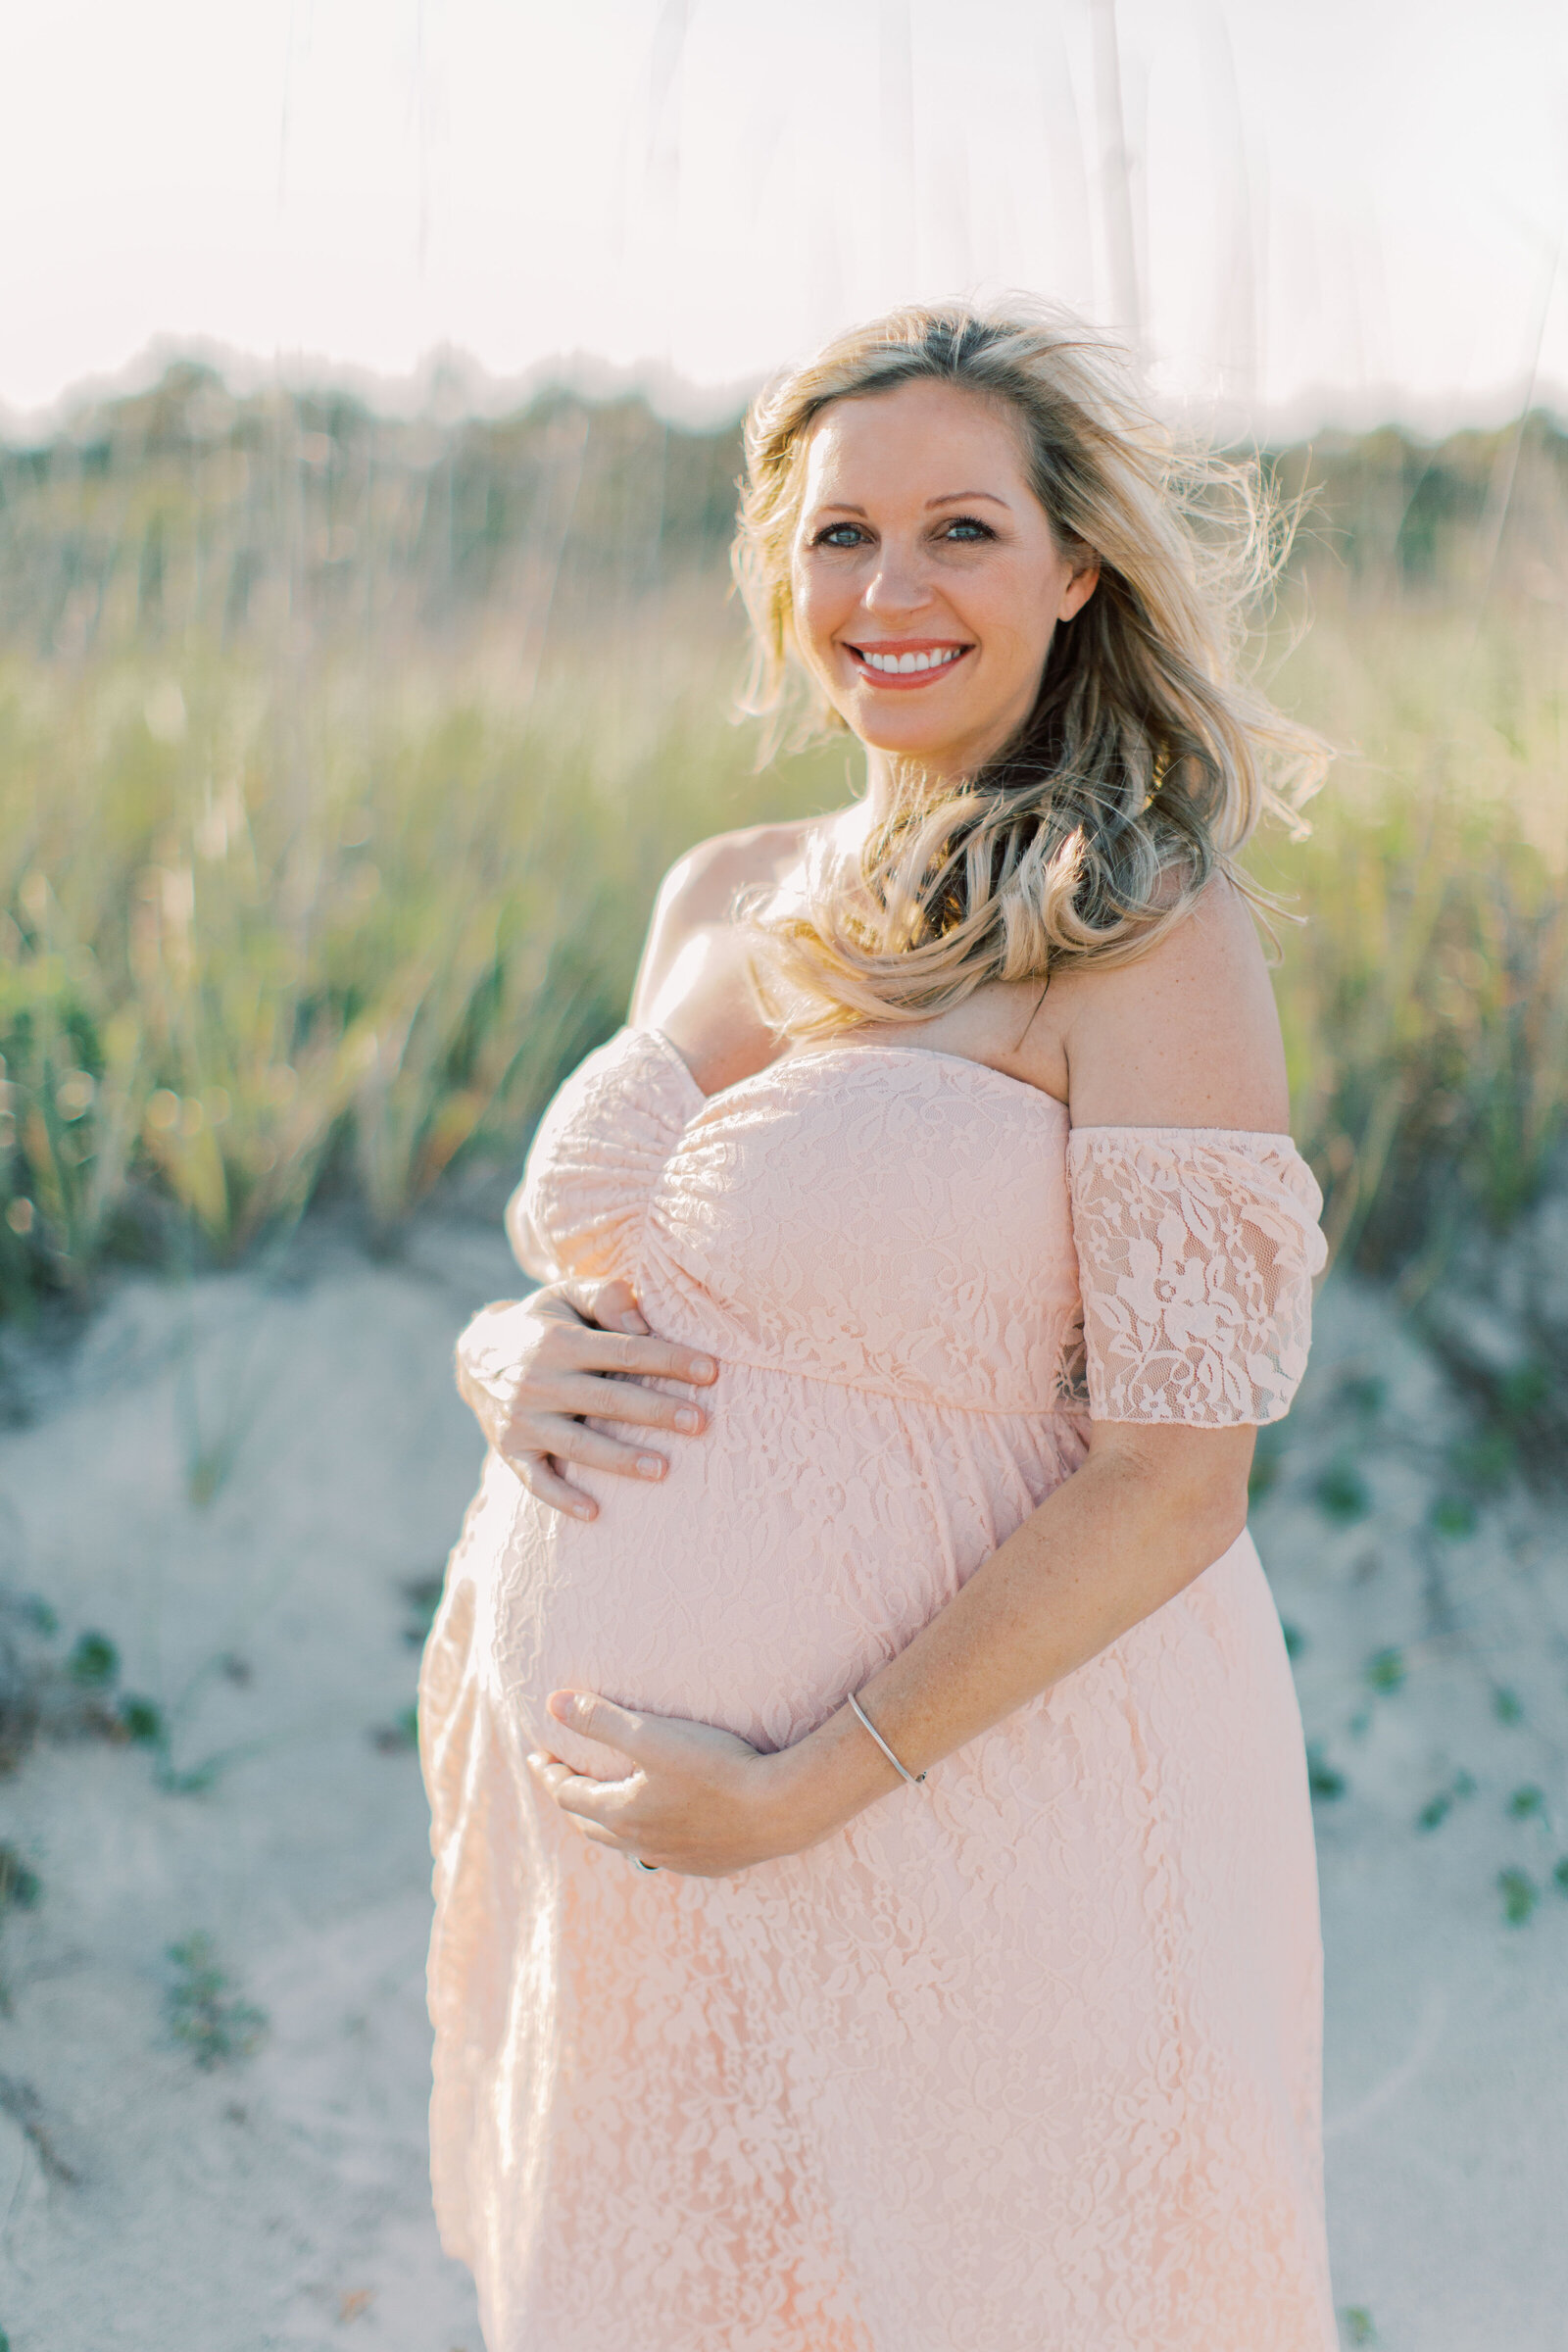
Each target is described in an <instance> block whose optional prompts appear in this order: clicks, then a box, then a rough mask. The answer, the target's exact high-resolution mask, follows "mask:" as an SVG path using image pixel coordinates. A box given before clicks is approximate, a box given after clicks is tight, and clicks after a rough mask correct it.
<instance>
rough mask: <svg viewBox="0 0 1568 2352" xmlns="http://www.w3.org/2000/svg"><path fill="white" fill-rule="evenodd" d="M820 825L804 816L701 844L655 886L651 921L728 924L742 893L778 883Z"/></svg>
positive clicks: (748, 828) (743, 828)
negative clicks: (654, 902) (771, 883)
mask: <svg viewBox="0 0 1568 2352" xmlns="http://www.w3.org/2000/svg"><path fill="white" fill-rule="evenodd" d="M820 822H821V819H820V818H818V817H807V816H803V817H797V818H795V819H793V820H792V821H790V822H789V823H784V824H769V825H743V826H741V827H739V828H738V829H737V830H736V831H735V832H733V833H715V834H713V835H712V836H711V839H710V840H708V841H700V842H699V843H698V844H697V846H696V848H695V849H691V850H688V851H687V852H686V853H685V855H684V857H681V858H677V859H676V860H675V863H674V864H673V865H672V866H671V867H670V869H669V871H668V873H667V874H666V875H665V876H664V879H663V881H662V883H661V884H660V888H659V900H658V905H657V907H656V909H655V915H654V920H655V922H656V923H658V922H659V921H660V920H661V919H666V920H667V919H670V918H673V919H674V920H676V921H679V922H681V923H684V924H686V925H688V926H695V925H697V924H701V923H722V922H727V921H728V920H729V916H730V913H731V910H732V908H733V907H734V904H735V900H736V897H737V895H738V894H739V893H740V892H741V891H743V890H753V889H756V888H758V887H759V886H760V885H765V884H767V883H769V882H778V881H782V880H783V878H784V875H785V873H786V872H787V871H788V869H789V868H790V866H792V865H793V864H794V863H795V862H796V860H797V859H798V858H800V856H801V853H802V851H803V850H804V849H805V847H806V841H807V836H808V835H809V833H810V831H811V829H812V827H813V826H814V825H817V824H819V823H820Z"/></svg>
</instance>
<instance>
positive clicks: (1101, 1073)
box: [535, 885, 1286, 1876]
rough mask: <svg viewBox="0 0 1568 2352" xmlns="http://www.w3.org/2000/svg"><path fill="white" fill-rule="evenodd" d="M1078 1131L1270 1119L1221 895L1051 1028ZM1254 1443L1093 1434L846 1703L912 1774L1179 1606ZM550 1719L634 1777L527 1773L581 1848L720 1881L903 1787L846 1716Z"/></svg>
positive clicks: (1279, 1119)
mask: <svg viewBox="0 0 1568 2352" xmlns="http://www.w3.org/2000/svg"><path fill="white" fill-rule="evenodd" d="M1062 1034H1063V1037H1064V1042H1065V1046H1066V1056H1067V1065H1068V1069H1069V1073H1070V1083H1071V1086H1072V1098H1073V1103H1074V1106H1075V1107H1077V1106H1078V1104H1079V1103H1084V1102H1087V1103H1088V1104H1090V1105H1091V1106H1092V1107H1091V1108H1090V1109H1089V1110H1088V1111H1087V1112H1086V1111H1083V1110H1080V1111H1079V1116H1080V1118H1081V1119H1082V1120H1083V1121H1084V1123H1086V1124H1096V1125H1105V1126H1114V1125H1129V1126H1166V1127H1221V1128H1233V1129H1234V1128H1240V1129H1264V1130H1272V1131H1278V1130H1279V1129H1282V1128H1283V1126H1284V1114H1285V1108H1286V1103H1285V1096H1284V1068H1283V1055H1282V1053H1281V1050H1280V1043H1279V1033H1278V1027H1277V1024H1276V1022H1275V1018H1274V1011H1273V1004H1272V998H1271V995H1270V992H1269V988H1268V980H1267V974H1266V972H1265V971H1264V969H1263V964H1262V957H1261V954H1260V952H1259V950H1258V947H1257V941H1256V937H1255V934H1254V933H1253V930H1252V926H1251V922H1250V916H1249V915H1248V913H1247V910H1246V908H1245V907H1242V906H1241V905H1240V903H1239V902H1238V901H1237V900H1236V898H1235V895H1234V893H1232V892H1231V891H1230V890H1229V887H1228V886H1227V885H1220V886H1217V887H1216V889H1215V890H1214V891H1212V892H1211V893H1209V894H1208V895H1207V897H1206V898H1205V901H1204V903H1203V904H1202V905H1201V907H1199V909H1198V910H1197V911H1196V912H1195V914H1194V915H1193V917H1192V918H1191V919H1190V920H1189V921H1188V922H1186V923H1184V924H1183V925H1181V926H1180V927H1179V929H1178V930H1177V931H1176V932H1175V933H1174V934H1173V935H1172V936H1171V938H1170V939H1169V940H1167V941H1166V942H1165V943H1164V944H1163V945H1162V946H1161V947H1160V948H1159V949H1157V950H1156V951H1154V953H1152V955H1151V956H1148V957H1146V958H1145V959H1144V961H1143V962H1141V963H1138V964H1134V965H1131V966H1128V967H1127V968H1126V969H1125V970H1123V971H1118V972H1113V973H1105V974H1087V975H1084V976H1083V977H1082V979H1081V980H1080V981H1079V982H1078V983H1077V984H1076V985H1075V988H1074V990H1073V992H1072V1002H1071V1005H1070V1008H1069V1012H1068V1017H1067V1021H1066V1026H1065V1030H1064V1032H1063V1033H1062ZM1252 1444H1253V1431H1252V1429H1251V1428H1250V1427H1248V1426H1240V1427H1233V1428H1221V1429H1198V1428H1189V1427H1184V1426H1178V1425H1170V1424H1159V1425H1149V1424H1142V1423H1136V1422H1101V1423H1098V1424H1097V1425H1096V1426H1095V1427H1094V1429H1093V1431H1092V1434H1091V1444H1090V1451H1089V1457H1088V1459H1087V1461H1086V1462H1085V1463H1084V1465H1083V1467H1082V1468H1081V1469H1080V1470H1078V1471H1077V1472H1076V1473H1075V1474H1074V1475H1073V1476H1072V1477H1071V1478H1069V1479H1067V1480H1066V1481H1065V1482H1064V1483H1063V1484H1062V1485H1061V1486H1060V1487H1058V1488H1057V1489H1056V1490H1055V1492H1054V1494H1052V1495H1050V1496H1048V1498H1047V1499H1046V1501H1045V1502H1044V1503H1042V1504H1041V1506H1040V1508H1039V1509H1038V1510H1036V1511H1035V1512H1033V1513H1032V1514H1031V1516H1030V1517H1029V1518H1028V1519H1027V1520H1025V1521H1024V1523H1023V1525H1022V1526H1021V1527H1019V1528H1018V1529H1017V1530H1016V1531H1015V1533H1014V1534H1013V1535H1011V1536H1010V1537H1009V1538H1008V1539H1007V1541H1006V1542H1005V1544H1002V1545H1000V1546H999V1548H998V1549H997V1550H996V1551H995V1552H993V1554H992V1555H991V1557H990V1558H989V1559H988V1560H986V1561H985V1562H984V1563H983V1564H982V1565H981V1566H980V1567H979V1568H978V1569H977V1570H976V1571H975V1573H974V1574H973V1575H972V1576H971V1577H970V1578H969V1579H968V1581H967V1582H966V1584H965V1585H964V1587H963V1589H962V1591H961V1592H960V1593H957V1594H956V1596H955V1598H954V1599H953V1600H951V1601H950V1602H949V1603H948V1604H947V1606H946V1607H945V1608H943V1609H942V1610H940V1611H939V1612H938V1614H937V1615H936V1616H935V1617H934V1618H933V1619H932V1620H931V1622H930V1623H929V1624H928V1625H927V1626H925V1627H924V1628H923V1630H922V1631H921V1632H920V1633H919V1634H917V1635H916V1636H915V1638H914V1640H913V1641H912V1642H909V1643H908V1645H907V1648H905V1649H904V1650H903V1651H902V1652H901V1653H900V1655H899V1656H898V1657H897V1658H895V1659H893V1660H892V1661H891V1662H890V1663H889V1664H888V1665H886V1666H885V1667H883V1668H882V1669H881V1670H880V1671H879V1672H878V1673H877V1674H875V1675H873V1676H872V1677H871V1678H870V1679H869V1680H868V1681H867V1682H866V1684H865V1685H864V1686H863V1688H862V1689H861V1691H860V1692H859V1698H860V1703H861V1705H862V1706H863V1707H864V1709H865V1711H866V1713H867V1715H868V1716H869V1717H870V1719H871V1721H872V1722H873V1723H874V1724H875V1725H876V1727H877V1729H878V1731H879V1732H880V1733H881V1734H882V1736H883V1738H884V1739H885V1740H887V1741H888V1742H889V1744H890V1745H891V1746H892V1748H893V1750H894V1752H895V1753H896V1754H897V1755H898V1757H899V1758H900V1760H901V1761H902V1762H903V1763H904V1765H905V1766H906V1767H907V1770H908V1771H910V1772H911V1773H918V1772H921V1771H923V1770H924V1769H925V1768H926V1767H927V1766H928V1765H931V1764H934V1763H936V1762H937V1761H939V1760H940V1758H942V1757H943V1756H946V1755H949V1754H951V1753H952V1752H953V1750H954V1749H955V1748H957V1747H961V1746H962V1745H963V1744H964V1743H965V1742H966V1741H967V1740H972V1739H974V1738H976V1737H977V1736H978V1735H979V1734H980V1733H982V1732H984V1731H986V1730H988V1729H990V1727H991V1726H992V1725H993V1724H996V1723H999V1722H1001V1721H1002V1720H1003V1718H1004V1717H1005V1716H1007V1715H1009V1714H1011V1713H1012V1711H1013V1710H1014V1709H1015V1708H1017V1707H1019V1706H1022V1705H1024V1704H1026V1703H1027V1702H1028V1701H1029V1700H1030V1699H1032V1698H1034V1697H1036V1696H1038V1695H1039V1694H1040V1693H1041V1692H1042V1691H1046V1690H1049V1689H1050V1688H1051V1686H1052V1685H1053V1684H1054V1683H1055V1682H1058V1681H1059V1680H1060V1679H1061V1677H1062V1676H1063V1675H1065V1674H1070V1673H1071V1672H1072V1671H1073V1670H1074V1669H1075V1668H1076V1667H1078V1666H1081V1665H1083V1664H1085V1663H1086V1662H1087V1661H1088V1660H1089V1659H1090V1658H1092V1657H1094V1656H1096V1655H1097V1654H1098V1653H1099V1652H1100V1651H1101V1650H1102V1649H1103V1648H1105V1647H1106V1646H1107V1645H1108V1644H1109V1643H1111V1642H1115V1641H1116V1640H1118V1639H1119V1637H1120V1636H1122V1635H1123V1634H1125V1633H1127V1632H1129V1631H1130V1630H1131V1629H1132V1627H1134V1626H1135V1625H1137V1624H1139V1623H1140V1622H1141V1621H1142V1620H1143V1619H1144V1618H1145V1617H1148V1616H1150V1615H1152V1613H1153V1611H1155V1610H1156V1609H1159V1608H1161V1607H1163V1606H1164V1604H1165V1603H1166V1602H1167V1601H1169V1600H1171V1599H1173V1598H1174V1597H1175V1596H1176V1594H1177V1593H1180V1592H1181V1591H1182V1590H1183V1589H1184V1588H1185V1587H1186V1586H1187V1585H1189V1584H1190V1583H1192V1581H1193V1580H1194V1578H1196V1577H1198V1576H1199V1575H1201V1573H1202V1571H1203V1570H1204V1569H1205V1568H1206V1567H1208V1566H1209V1565H1210V1564H1211V1563H1212V1562H1213V1561H1214V1560H1216V1559H1218V1558H1219V1557H1220V1556H1221V1555H1222V1553H1224V1552H1225V1551H1226V1550H1227V1549H1228V1548H1229V1546H1230V1544H1232V1543H1233V1542H1234V1541H1235V1539H1236V1537H1237V1536H1238V1535H1239V1534H1240V1533H1241V1531H1242V1529H1243V1527H1244V1526H1245V1524H1246V1518H1247V1477H1248V1471H1249V1468H1250V1461H1251V1453H1252ZM551 1703H552V1707H553V1709H554V1711H555V1712H556V1713H557V1714H558V1716H559V1718H560V1720H562V1721H563V1722H566V1723H569V1724H570V1725H571V1727H572V1728H573V1729H574V1730H576V1731H578V1732H581V1733H584V1734H586V1735H587V1736H588V1737H590V1738H593V1739H596V1740H602V1741H604V1742H605V1743H606V1744H607V1745H609V1746H611V1747H614V1748H618V1749H620V1750H621V1751H622V1752H623V1753H625V1754H626V1755H627V1756H628V1757H629V1758H630V1759H631V1761H632V1765H633V1767H634V1769H633V1770H631V1771H630V1772H628V1774H627V1775H626V1776H625V1777H624V1778H622V1779H620V1780H616V1781H598V1780H595V1779H593V1778H592V1777H591V1776H588V1775H585V1774H577V1773H571V1772H569V1771H568V1770H567V1768H566V1767H565V1766H564V1765H563V1764H560V1763H559V1762H556V1761H554V1760H551V1759H545V1758H540V1759H539V1760H538V1761H537V1762H536V1764H535V1770H536V1772H537V1773H538V1774H539V1775H540V1777H541V1779H542V1781H543V1783H544V1786H545V1787H546V1788H547V1789H550V1790H551V1792H552V1793H553V1794H554V1795H555V1796H556V1799H557V1801H558V1803H560V1804H561V1805H562V1807H563V1809H564V1811H566V1812H568V1813H570V1814H573V1815H575V1816H576V1818H577V1820H578V1823H579V1826H580V1827H581V1828H582V1830H583V1832H584V1834H585V1835H586V1836H588V1837H590V1838H596V1839H598V1840H600V1841H601V1842H605V1843H609V1844H612V1845H614V1846H616V1847H617V1848H619V1849H620V1850H621V1851H623V1852H626V1853H628V1854H635V1855H637V1856H639V1857H641V1858H642V1859H645V1860H648V1861H651V1862H654V1863H656V1864H662V1865H665V1866H667V1867H669V1868H672V1869H675V1870H682V1871H688V1872H692V1873H695V1874H699V1875H712V1876H722V1875H726V1874H727V1873H729V1872H732V1871H734V1870H738V1869H744V1868H745V1867H746V1866H747V1864H748V1863H750V1862H753V1861H757V1860H761V1859H763V1858H766V1857H767V1856H769V1855H774V1854H780V1853H789V1852H796V1851H799V1850H801V1849H802V1848H804V1847H806V1846H808V1845H810V1844H813V1843H815V1842H816V1840H817V1839H818V1838H822V1837H825V1836H827V1835H828V1834H829V1833H830V1832H831V1831H833V1830H834V1829H836V1828H839V1827H841V1826H842V1824H843V1823H844V1822H846V1821H848V1820H850V1819H852V1818H853V1816H854V1815H855V1814H856V1813H857V1812H858V1811H859V1810H860V1809H861V1808H862V1806H864V1805H866V1804H868V1803H870V1802H871V1801H872V1800H873V1799H874V1798H875V1797H877V1796H880V1795H885V1794H886V1793H888V1791H889V1790H890V1789H894V1788H896V1787H897V1786H898V1775H897V1774H896V1772H895V1771H894V1769H893V1767H892V1766H891V1765H890V1764H889V1763H888V1761H887V1759H886V1758H885V1756H884V1755H883V1754H882V1752H881V1750H880V1749H879V1748H878V1747H877V1745H876V1743H875V1741H874V1740H871V1739H869V1738H868V1737H867V1735H866V1733H865V1730H864V1728H863V1726H861V1725H860V1724H859V1723H858V1721H857V1720H856V1717H855V1715H854V1714H853V1712H852V1711H851V1709H850V1708H849V1707H847V1706H846V1707H844V1708H841V1709H840V1710H839V1711H838V1712H837V1713H836V1714H835V1715H833V1716H832V1717H831V1718H830V1719H829V1720H828V1721H827V1722H826V1723H825V1724H823V1725H822V1726H820V1727H819V1729H818V1730H816V1731H814V1732H812V1733H810V1734H809V1736H808V1737H807V1738H806V1739H804V1740H799V1741H797V1742H796V1743H795V1745H794V1746H792V1747H790V1748H787V1749H785V1750H784V1751H782V1752H781V1753H780V1754H778V1755H775V1756H764V1755H760V1754H758V1753H757V1752H756V1751H755V1750H753V1749H752V1748H750V1747H749V1746H748V1745H747V1743H746V1742H745V1741H744V1740H736V1739H733V1738H732V1737H731V1736H730V1735H729V1734H726V1733H722V1732H715V1731H713V1730H712V1729H711V1728H710V1727H706V1726H697V1725H689V1724H684V1723H679V1722H676V1721H673V1720H670V1719H662V1718H658V1717H651V1716H642V1715H636V1714H633V1713H632V1712H630V1711H629V1710H626V1709H623V1708H620V1707H616V1706H613V1705H611V1704H610V1703H609V1702H607V1701H605V1700H603V1699H601V1698H597V1697H594V1696H591V1695H587V1694H583V1693H569V1692H560V1693H557V1694H556V1696H555V1698H553V1699H552V1702H551Z"/></svg>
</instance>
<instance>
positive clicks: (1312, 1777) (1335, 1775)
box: [1306, 1740, 1348, 1804]
mask: <svg viewBox="0 0 1568 2352" xmlns="http://www.w3.org/2000/svg"><path fill="white" fill-rule="evenodd" d="M1306 1785H1307V1787H1308V1789H1310V1790H1311V1792H1312V1794H1313V1796H1314V1797H1315V1798H1318V1799H1320V1800H1321V1801H1322V1802H1324V1803H1325V1804H1332V1803H1333V1802H1334V1800H1335V1798H1336V1797H1340V1796H1343V1795H1344V1794H1345V1791H1346V1788H1347V1786H1348V1784H1347V1781H1346V1778H1345V1775H1344V1773H1343V1772H1339V1771H1336V1769H1335V1767H1334V1766H1333V1765H1332V1764H1331V1763H1330V1762H1329V1760H1328V1758H1327V1756H1326V1755H1325V1754H1324V1752H1323V1743H1322V1741H1321V1740H1309V1741H1308V1742H1307V1749H1306Z"/></svg>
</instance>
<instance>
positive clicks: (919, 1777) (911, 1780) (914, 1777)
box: [850, 1691, 925, 1789]
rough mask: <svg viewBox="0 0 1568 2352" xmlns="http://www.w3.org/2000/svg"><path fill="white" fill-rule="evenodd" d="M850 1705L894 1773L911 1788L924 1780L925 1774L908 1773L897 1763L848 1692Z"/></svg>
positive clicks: (868, 1718) (861, 1708)
mask: <svg viewBox="0 0 1568 2352" xmlns="http://www.w3.org/2000/svg"><path fill="white" fill-rule="evenodd" d="M850 1704H851V1706H852V1707H853V1708H854V1709H855V1712H856V1714H857V1715H858V1717H859V1719H860V1721H861V1722H862V1723H863V1724H864V1726H865V1728H866V1730H867V1731H868V1732H869V1733H870V1735H871V1737H872V1739H873V1740H875V1741H876V1743H877V1745H878V1747H879V1748H880V1749H881V1750H882V1753H883V1754H884V1755H885V1756H886V1758H887V1760H888V1762H889V1763H890V1764H891V1765H892V1767H893V1769H894V1771H895V1772H896V1773H898V1774H899V1775H900V1777H901V1779H903V1780H906V1781H907V1782H908V1784H909V1786H910V1788H911V1789H912V1788H913V1787H914V1784H915V1783H916V1781H923V1780H924V1779H925V1774H924V1773H923V1772H909V1771H907V1769H906V1767H905V1766H904V1765H902V1764H901V1763H900V1762H899V1759H898V1757H897V1756H896V1755H895V1754H894V1753H893V1750H892V1748H891V1747H889V1745H888V1743H887V1741H886V1740H884V1739H883V1737H882V1735H881V1733H880V1732H879V1731H878V1730H877V1728H876V1725H875V1724H874V1723H873V1722H872V1721H871V1718H870V1716H869V1715H868V1714H867V1713H866V1711H865V1709H864V1708H863V1707H862V1706H861V1704H860V1702H859V1700H858V1698H857V1697H856V1695H855V1692H854V1691H851V1692H850Z"/></svg>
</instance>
